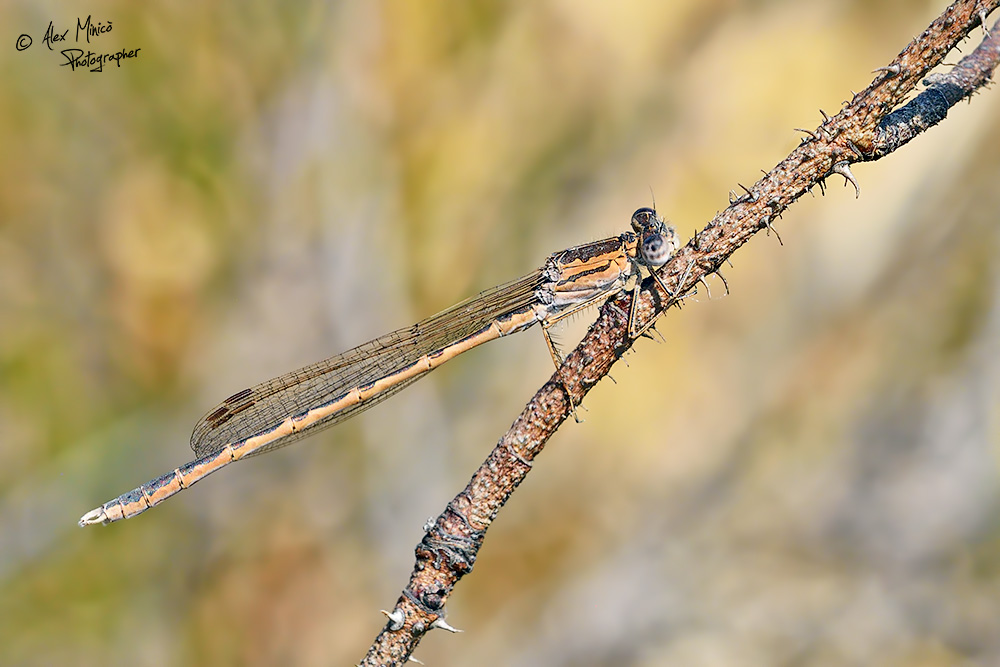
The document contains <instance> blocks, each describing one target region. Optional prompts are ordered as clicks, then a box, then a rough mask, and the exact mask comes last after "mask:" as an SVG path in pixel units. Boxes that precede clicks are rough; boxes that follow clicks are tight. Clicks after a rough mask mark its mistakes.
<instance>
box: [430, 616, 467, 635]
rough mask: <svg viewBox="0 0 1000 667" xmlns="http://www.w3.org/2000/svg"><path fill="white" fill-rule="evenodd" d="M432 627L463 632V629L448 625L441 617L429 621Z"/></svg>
mask: <svg viewBox="0 0 1000 667" xmlns="http://www.w3.org/2000/svg"><path fill="white" fill-rule="evenodd" d="M434 629H438V630H447V631H448V632H465V630H459V629H458V628H453V627H451V626H450V625H448V622H447V621H446V620H444V618H443V617H439V618H436V619H434V622H432V623H431V630H434Z"/></svg>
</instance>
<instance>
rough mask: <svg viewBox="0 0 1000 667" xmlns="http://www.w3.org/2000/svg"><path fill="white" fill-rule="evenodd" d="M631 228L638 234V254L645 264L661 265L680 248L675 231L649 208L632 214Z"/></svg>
mask: <svg viewBox="0 0 1000 667" xmlns="http://www.w3.org/2000/svg"><path fill="white" fill-rule="evenodd" d="M632 229H634V230H635V232H636V234H638V235H639V254H640V256H641V260H642V263H643V264H645V265H646V266H663V265H664V264H666V263H667V261H668V260H669V259H670V258H671V257H673V255H674V253H675V252H677V249H678V248H680V240H679V239H678V238H677V231H676V230H675V229H674V228H673V227H671V226H669V225H667V224H664V222H663V218H661V217H660V216H658V215H657V214H656V211H655V210H653V209H651V208H640V209H639V210H638V211H636V212H635V213H633V214H632Z"/></svg>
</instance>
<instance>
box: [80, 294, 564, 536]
mask: <svg viewBox="0 0 1000 667" xmlns="http://www.w3.org/2000/svg"><path fill="white" fill-rule="evenodd" d="M544 316H545V311H544V310H543V309H539V308H538V307H537V306H532V307H529V308H524V309H521V310H520V311H517V312H514V313H511V314H509V315H505V316H503V317H501V318H499V319H497V320H495V321H494V322H492V323H491V324H490V325H489V326H487V327H484V328H483V329H480V330H479V331H477V332H476V333H474V334H472V335H470V336H466V337H465V338H463V339H461V340H458V341H456V342H454V343H452V344H451V345H448V346H446V347H443V348H441V349H439V350H435V351H434V352H431V353H430V354H426V355H424V356H423V357H421V358H420V359H418V360H417V361H416V362H414V363H412V364H410V365H409V366H406V367H404V368H402V369H400V370H399V371H397V372H395V373H392V374H389V375H386V376H385V377H383V378H379V379H378V380H376V381H374V382H371V383H368V384H366V385H363V386H359V387H354V388H353V389H351V390H350V391H348V392H347V393H346V394H343V395H341V396H340V397H338V398H336V399H334V400H333V401H330V402H329V403H326V404H324V405H320V406H317V407H315V408H313V409H311V410H309V411H308V412H304V413H302V414H300V415H295V416H293V417H288V418H287V419H285V420H284V421H283V422H281V423H280V424H279V425H278V426H277V427H275V428H274V429H272V430H270V431H267V432H266V433H260V434H258V435H255V436H253V437H251V438H247V439H246V440H244V441H242V442H237V443H233V444H231V445H226V446H225V447H224V448H223V449H222V451H220V452H218V453H215V454H211V455H209V456H204V457H202V458H200V459H197V460H195V461H191V462H190V463H187V464H185V465H183V466H181V467H180V468H176V469H175V470H173V471H171V472H169V473H167V474H165V475H161V476H160V477H157V478H156V479H153V480H150V481H149V482H146V483H145V484H143V485H142V486H139V487H136V488H135V489H132V490H131V491H129V492H128V493H123V494H122V495H120V496H118V497H117V498H115V499H114V500H112V501H109V502H107V503H105V504H104V505H102V506H100V507H98V508H97V509H94V510H91V511H90V512H87V513H86V514H84V515H83V516H82V517H81V518H80V525H81V526H88V525H91V524H96V523H104V524H107V523H113V522H115V521H119V520H121V519H128V518H131V517H133V516H135V515H137V514H141V513H142V512H145V511H146V510H148V509H149V508H150V507H153V506H155V505H158V504H160V503H162V502H163V501H164V500H166V499H167V498H169V497H171V496H173V495H174V494H177V493H180V492H181V491H182V490H184V489H186V488H188V487H190V486H192V485H193V484H195V483H196V482H198V481H199V480H201V479H204V478H205V477H207V476H209V475H211V474H212V473H213V472H215V471H217V470H220V469H221V468H224V467H225V466H227V465H229V464H230V463H233V462H234V461H238V460H239V459H241V458H243V457H245V456H249V455H250V454H253V453H254V452H255V451H257V450H258V449H260V448H262V447H264V446H266V445H268V444H270V443H272V442H274V441H275V440H278V439H279V438H282V437H285V436H288V435H290V434H292V433H294V432H295V431H298V430H301V429H303V428H305V427H307V426H309V425H310V424H314V423H316V422H317V421H319V420H321V419H324V418H325V417H328V416H330V415H332V414H336V413H337V412H340V411H341V410H345V409H347V408H349V407H352V406H355V405H358V404H360V403H363V402H364V401H366V400H368V399H370V398H373V397H375V396H377V395H379V394H381V393H383V392H385V391H386V390H388V389H390V388H391V387H395V386H398V385H400V384H401V383H404V382H407V381H412V380H414V379H416V378H418V377H420V376H421V375H424V374H426V373H429V372H430V371H432V370H434V369H435V368H437V367H438V366H440V365H441V364H443V363H445V362H446V361H448V360H449V359H453V358H454V357H457V356H458V355H460V354H462V353H463V352H467V351H468V350H471V349H472V348H474V347H476V346H478V345H482V344H483V343H487V342H489V341H491V340H495V339H497V338H500V337H501V336H506V335H508V334H511V333H515V332H517V331H521V330H522V329H525V328H527V327H530V326H531V325H533V324H534V323H535V322H537V321H539V319H540V318H543V317H544Z"/></svg>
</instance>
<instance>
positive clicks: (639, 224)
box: [632, 206, 663, 235]
mask: <svg viewBox="0 0 1000 667" xmlns="http://www.w3.org/2000/svg"><path fill="white" fill-rule="evenodd" d="M662 225H663V220H662V219H660V216H658V215H656V210H655V209H652V208H649V207H648V206H644V207H642V208H640V209H639V210H637V211H636V212H635V213H633V214H632V229H634V230H635V233H636V234H639V235H642V234H643V232H647V231H656V230H657V229H659V227H661V226H662Z"/></svg>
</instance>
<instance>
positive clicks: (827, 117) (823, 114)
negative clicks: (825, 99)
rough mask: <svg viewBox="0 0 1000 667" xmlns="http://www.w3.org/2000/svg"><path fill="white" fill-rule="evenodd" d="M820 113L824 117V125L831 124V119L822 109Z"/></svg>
mask: <svg viewBox="0 0 1000 667" xmlns="http://www.w3.org/2000/svg"><path fill="white" fill-rule="evenodd" d="M819 113H820V115H822V116H823V122H824V123H829V122H830V117H829V116H827V115H826V112H825V111H823V110H822V109H820V110H819Z"/></svg>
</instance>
